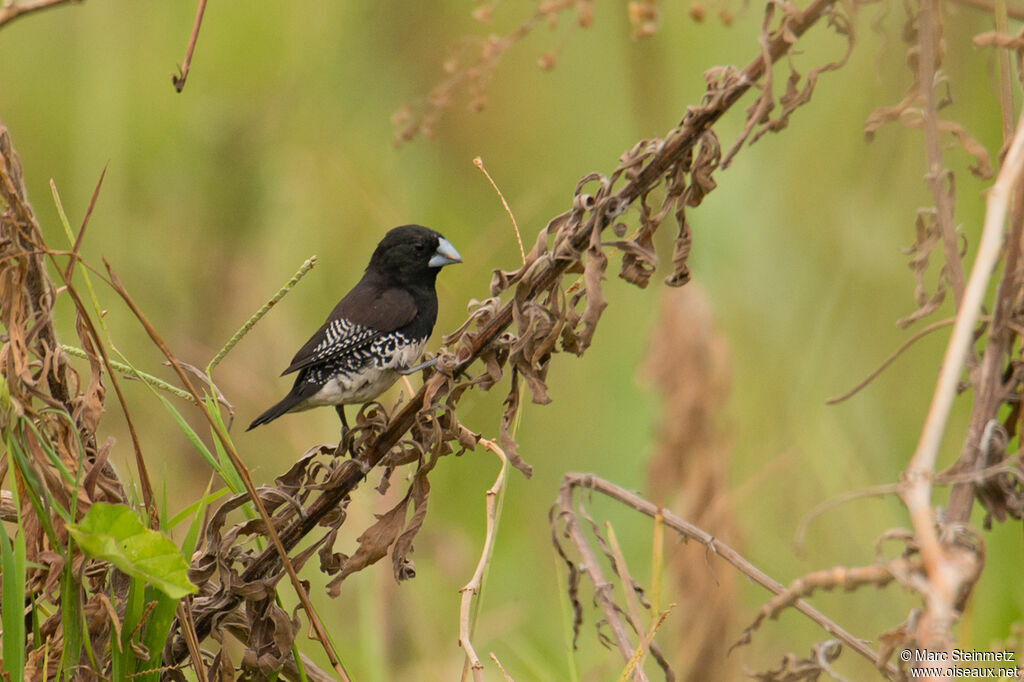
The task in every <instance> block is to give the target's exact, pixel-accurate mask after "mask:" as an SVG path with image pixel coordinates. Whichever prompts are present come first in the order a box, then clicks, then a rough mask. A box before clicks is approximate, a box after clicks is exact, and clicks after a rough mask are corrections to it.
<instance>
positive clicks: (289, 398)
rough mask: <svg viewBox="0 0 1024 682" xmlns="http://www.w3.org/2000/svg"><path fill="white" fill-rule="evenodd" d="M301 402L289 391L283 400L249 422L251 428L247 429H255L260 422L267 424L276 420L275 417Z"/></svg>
mask: <svg viewBox="0 0 1024 682" xmlns="http://www.w3.org/2000/svg"><path fill="white" fill-rule="evenodd" d="M299 402H301V399H299V400H296V399H295V396H294V395H293V394H291V393H289V394H288V395H286V396H285V397H284V399H283V400H282V401H281V402H279V403H277V404H276V405H274V406H273V407H271V408H270V409H269V410H267V411H266V412H264V413H263V414H261V415H260V416H258V417H256V418H255V419H253V420H252V424H249V428H247V429H246V431H252V430H253V429H255V428H256V427H257V426H259V425H260V424H266V423H268V422H272V421H274V420H275V419H277V418H278V417H280V416H281V415H282V414H284V413H285V412H288V411H289V410H291V409H292V408H293V407H295V405H296V404H298V403H299Z"/></svg>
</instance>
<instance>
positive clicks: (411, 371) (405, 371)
mask: <svg viewBox="0 0 1024 682" xmlns="http://www.w3.org/2000/svg"><path fill="white" fill-rule="evenodd" d="M436 364H437V358H436V357H434V358H430V359H429V360H427V361H426V362H421V363H420V364H418V365H413V366H412V367H406V368H405V369H400V370H398V373H399V374H415V373H416V372H419V371H420V370H422V369H426V368H427V367H433V366H434V365H436Z"/></svg>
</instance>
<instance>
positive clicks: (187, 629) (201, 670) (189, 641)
mask: <svg viewBox="0 0 1024 682" xmlns="http://www.w3.org/2000/svg"><path fill="white" fill-rule="evenodd" d="M191 602H192V598H191V597H188V598H186V599H182V600H181V601H180V602H178V623H179V624H180V625H181V630H182V633H183V635H184V637H185V644H186V645H187V646H188V655H189V657H190V658H191V660H192V670H193V671H194V672H195V674H196V679H197V680H198V681H199V682H206V668H205V666H203V655H202V652H201V651H200V650H199V637H198V636H197V635H196V628H195V624H194V623H193V622H192V610H191V608H190V604H191Z"/></svg>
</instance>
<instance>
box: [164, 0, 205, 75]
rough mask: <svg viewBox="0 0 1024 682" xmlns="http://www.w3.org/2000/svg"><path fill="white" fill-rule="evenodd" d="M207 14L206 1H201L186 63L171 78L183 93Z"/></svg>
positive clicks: (193, 25)
mask: <svg viewBox="0 0 1024 682" xmlns="http://www.w3.org/2000/svg"><path fill="white" fill-rule="evenodd" d="M204 12H206V0H199V6H198V7H196V18H195V21H194V22H193V23H192V35H191V36H189V39H188V47H187V48H185V61H183V62H182V63H181V66H179V67H178V73H177V75H175V76H172V77H171V82H172V83H174V89H175V90H177V91H178V92H181V91H182V90H184V89H185V79H187V78H188V70H189V67H190V66H191V65H192V53H193V52H195V49H196V41H197V40H199V27H200V26H202V25H203V13H204Z"/></svg>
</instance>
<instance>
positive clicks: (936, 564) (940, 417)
mask: <svg viewBox="0 0 1024 682" xmlns="http://www.w3.org/2000/svg"><path fill="white" fill-rule="evenodd" d="M1022 171H1024V115H1022V116H1021V118H1020V119H1018V121H1017V130H1016V132H1015V133H1014V137H1013V142H1012V144H1011V145H1010V148H1009V151H1008V153H1007V155H1006V159H1005V161H1004V162H1003V166H1002V168H1000V170H999V176H998V177H997V178H996V181H995V184H994V185H993V186H992V189H991V190H989V194H988V198H987V201H986V213H985V224H984V226H983V229H982V235H981V242H980V244H979V245H978V255H977V257H976V259H975V262H974V266H973V268H972V269H971V276H970V278H969V280H968V282H967V288H966V290H965V292H964V297H963V304H962V306H961V307H960V312H959V314H958V315H957V320H956V324H955V325H954V327H953V332H952V334H951V336H950V340H949V345H948V346H947V347H946V352H945V355H944V356H943V360H942V369H941V371H940V375H939V380H938V382H937V384H936V386H935V393H934V395H933V397H932V402H931V407H930V408H929V410H928V415H927V417H926V419H925V423H924V427H923V429H922V433H921V438H920V440H919V441H918V444H917V448H916V450H915V452H914V456H913V458H912V459H911V460H910V462H909V464H908V465H907V469H906V473H905V476H906V478H905V480H904V481H903V485H902V490H901V496H902V498H903V501H904V503H905V504H906V506H907V510H908V511H909V513H910V518H911V522H912V523H913V527H914V533H915V535H916V537H917V541H918V543H919V545H920V549H921V557H922V559H923V560H924V565H925V570H926V572H927V575H928V582H929V591H928V593H927V597H926V599H925V611H924V614H923V616H922V618H921V621H920V626H919V629H918V639H919V641H920V643H921V646H922V647H924V648H927V649H929V650H932V651H945V650H947V649H948V648H949V647H951V646H952V641H953V638H952V631H951V628H952V626H953V623H954V622H955V620H956V618H957V612H956V608H955V604H956V602H957V599H958V597H959V595H960V594H961V593H962V591H963V590H964V589H965V587H967V583H966V581H968V580H969V579H971V577H972V576H971V575H970V571H965V570H964V568H963V557H962V556H961V553H960V552H958V551H954V550H953V549H951V548H950V547H949V546H948V545H944V543H943V542H942V541H941V540H940V538H939V534H938V531H937V528H936V518H935V514H934V511H933V509H932V503H931V488H932V484H931V481H932V478H933V476H934V472H935V461H936V457H937V455H938V449H939V445H940V443H941V441H942V435H943V433H944V432H945V427H946V420H947V418H948V417H949V412H950V409H951V408H952V404H953V399H954V398H955V396H956V392H957V384H958V383H959V377H960V372H961V369H962V368H963V366H964V363H965V361H966V358H967V354H968V352H969V350H970V347H971V343H972V340H973V330H974V326H975V324H976V322H977V319H978V316H979V314H980V312H981V305H982V302H983V300H984V297H985V291H986V289H987V288H988V284H989V279H990V278H991V276H992V272H993V270H994V268H995V266H996V263H997V262H998V260H999V257H1000V251H1001V248H1002V241H1003V226H1004V224H1005V221H1006V215H1007V212H1008V206H1009V202H1010V198H1011V196H1012V192H1013V189H1014V187H1015V186H1016V184H1017V183H1018V182H1019V180H1020V177H1021V173H1022Z"/></svg>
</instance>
